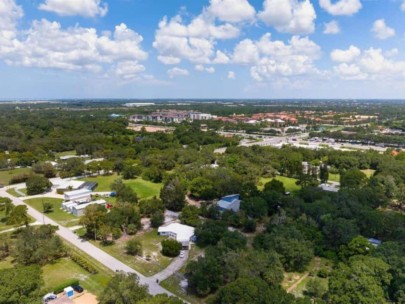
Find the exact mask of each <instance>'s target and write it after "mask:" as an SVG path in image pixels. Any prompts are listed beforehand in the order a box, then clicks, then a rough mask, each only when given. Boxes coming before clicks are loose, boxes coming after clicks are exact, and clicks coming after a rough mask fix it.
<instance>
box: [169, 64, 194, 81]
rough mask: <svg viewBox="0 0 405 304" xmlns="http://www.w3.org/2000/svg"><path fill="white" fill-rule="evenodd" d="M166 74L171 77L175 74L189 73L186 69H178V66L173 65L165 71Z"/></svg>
mask: <svg viewBox="0 0 405 304" xmlns="http://www.w3.org/2000/svg"><path fill="white" fill-rule="evenodd" d="M167 75H169V78H171V79H173V78H175V77H177V76H188V75H190V73H189V71H188V70H186V69H180V68H178V67H174V68H172V69H170V70H168V71H167Z"/></svg>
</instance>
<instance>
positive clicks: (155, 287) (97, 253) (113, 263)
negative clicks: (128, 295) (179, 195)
mask: <svg viewBox="0 0 405 304" xmlns="http://www.w3.org/2000/svg"><path fill="white" fill-rule="evenodd" d="M0 196H2V197H8V198H10V199H11V200H12V202H13V204H14V205H16V206H18V205H25V206H27V208H28V214H29V215H30V216H32V217H33V218H34V219H35V220H36V221H38V222H40V223H44V224H50V225H53V226H57V227H58V228H59V230H58V231H57V232H56V233H57V234H58V235H59V236H60V237H62V238H63V239H65V240H66V241H67V242H69V243H71V244H72V245H74V246H76V247H77V248H79V249H80V250H82V251H84V252H85V253H87V254H88V255H90V256H91V257H93V258H94V259H96V260H97V261H99V262H100V263H101V264H103V265H104V266H106V267H107V268H109V269H111V270H113V271H124V272H130V273H135V274H137V276H138V277H139V281H140V283H141V284H145V285H147V286H148V287H149V293H150V294H151V295H156V294H161V293H165V294H168V295H170V296H174V294H172V293H171V292H169V291H168V290H166V289H164V288H163V287H161V286H160V285H159V284H158V283H157V282H156V278H167V277H169V276H170V275H172V274H173V273H174V272H175V271H177V270H178V269H180V268H181V266H182V265H181V266H180V265H179V264H178V263H179V262H183V261H184V262H183V264H184V263H185V261H186V260H187V259H186V258H184V259H181V260H179V259H176V260H174V263H175V264H174V265H173V266H172V265H169V267H168V268H169V269H165V270H163V271H162V273H161V274H162V275H160V274H156V275H155V276H153V277H145V276H144V275H142V274H140V273H139V272H137V271H136V270H134V269H132V268H131V267H129V266H127V265H125V264H124V263H122V262H121V261H119V260H117V259H116V258H114V257H112V256H111V255H109V254H107V253H106V252H104V251H103V250H101V249H99V248H97V247H96V246H94V245H92V244H91V243H89V242H87V241H83V240H82V239H80V238H79V237H78V236H77V235H76V234H74V233H73V232H72V231H71V230H70V229H68V228H65V227H63V226H61V225H59V224H58V223H56V222H55V221H53V220H51V219H50V218H48V217H47V216H45V215H43V214H42V213H41V212H39V211H37V210H35V209H34V208H32V207H30V206H29V205H27V204H25V203H24V202H23V201H22V200H21V199H19V198H17V197H14V196H12V195H10V194H8V193H7V192H6V189H5V188H3V189H0ZM171 266H172V268H170V267H171ZM166 270H167V271H166ZM172 271H173V272H172Z"/></svg>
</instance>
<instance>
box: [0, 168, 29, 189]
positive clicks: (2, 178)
mask: <svg viewBox="0 0 405 304" xmlns="http://www.w3.org/2000/svg"><path fill="white" fill-rule="evenodd" d="M31 172H32V171H31V168H18V169H13V170H2V171H0V184H1V185H3V186H6V185H8V184H9V183H10V180H11V178H12V177H13V176H16V175H20V174H28V173H31Z"/></svg>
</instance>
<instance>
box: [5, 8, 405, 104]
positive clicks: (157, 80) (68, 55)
mask: <svg viewBox="0 0 405 304" xmlns="http://www.w3.org/2000/svg"><path fill="white" fill-rule="evenodd" d="M404 21H405V0H188V1H186V0H0V98H3V99H7V98H103V97H105V98H115V97H116V98H405V47H404V46H405V22H404Z"/></svg>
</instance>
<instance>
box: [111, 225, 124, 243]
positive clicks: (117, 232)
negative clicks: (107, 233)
mask: <svg viewBox="0 0 405 304" xmlns="http://www.w3.org/2000/svg"><path fill="white" fill-rule="evenodd" d="M111 234H112V238H113V239H114V240H118V239H119V238H120V237H121V236H122V231H121V229H120V228H113V230H112V232H111Z"/></svg>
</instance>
